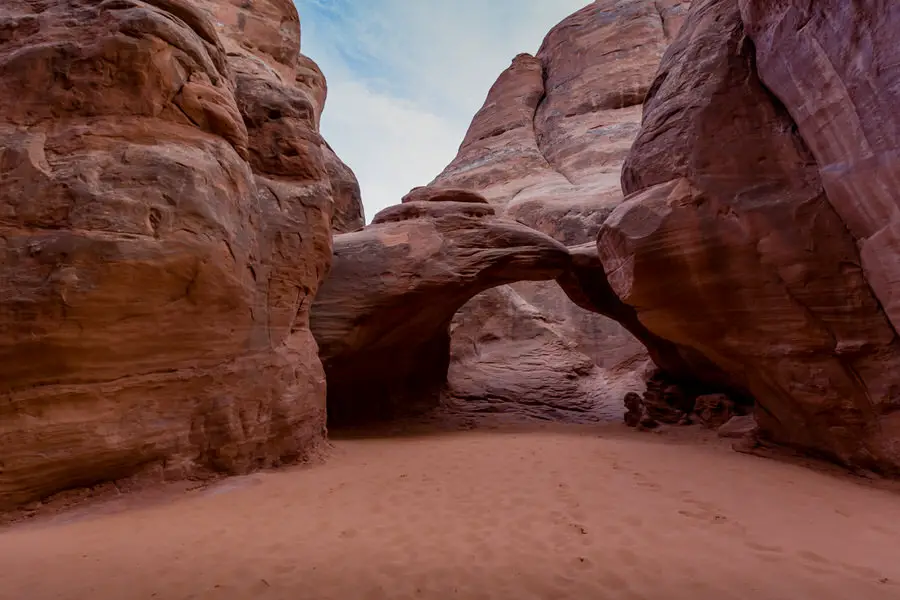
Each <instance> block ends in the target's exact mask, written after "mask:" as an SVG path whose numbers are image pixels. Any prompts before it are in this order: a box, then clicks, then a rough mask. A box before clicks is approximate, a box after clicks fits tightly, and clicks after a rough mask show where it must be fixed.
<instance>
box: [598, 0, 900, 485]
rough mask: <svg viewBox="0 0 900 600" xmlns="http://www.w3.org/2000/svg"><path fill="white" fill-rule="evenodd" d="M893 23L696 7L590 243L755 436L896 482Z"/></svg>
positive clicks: (899, 436)
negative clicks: (618, 191) (730, 389)
mask: <svg viewBox="0 0 900 600" xmlns="http://www.w3.org/2000/svg"><path fill="white" fill-rule="evenodd" d="M898 31H900V8H898V7H893V6H892V7H890V8H886V5H885V4H884V3H879V2H860V3H852V7H851V4H848V3H843V2H838V1H837V0H834V1H826V2H814V3H811V2H801V1H799V0H798V1H791V0H785V1H778V2H774V1H770V0H695V1H694V2H693V3H692V5H691V9H690V11H689V13H688V17H687V21H686V23H685V25H684V27H683V29H682V30H681V33H680V35H679V36H678V37H677V39H676V40H675V41H674V42H673V44H672V45H671V46H670V47H669V50H668V51H667V53H666V56H665V58H664V59H663V62H662V65H661V67H660V70H659V73H658V75H657V77H656V80H655V81H654V83H653V85H652V86H651V88H650V91H649V93H648V96H647V99H646V101H645V105H644V117H643V125H642V129H641V133H640V135H639V136H638V138H637V140H636V141H635V144H634V146H633V148H632V150H631V153H630V155H629V157H628V160H627V162H626V164H625V167H624V171H623V175H622V184H623V188H624V191H625V192H626V193H627V194H629V195H628V197H627V198H626V201H625V202H624V203H623V204H621V205H620V206H618V207H617V208H616V209H615V210H614V211H613V212H612V214H611V215H610V216H609V217H608V218H607V220H606V221H605V223H604V225H603V227H602V229H601V231H600V235H599V249H600V255H601V258H602V261H603V264H604V267H605V270H606V273H607V275H608V281H609V284H610V285H611V286H612V289H613V290H614V292H615V293H616V295H617V296H618V297H619V298H620V299H622V300H623V301H624V302H625V303H626V304H628V305H629V306H631V307H633V308H634V309H635V310H636V311H637V315H638V318H639V319H640V321H641V323H643V324H644V325H645V326H646V327H647V329H649V330H650V331H651V332H653V333H654V334H655V335H657V336H659V337H661V338H663V339H666V340H669V341H671V342H674V343H675V344H677V345H679V346H681V347H687V348H692V349H694V350H696V351H697V352H699V353H700V354H702V355H703V356H704V357H705V358H706V359H707V360H708V361H709V362H710V363H711V364H714V365H716V366H717V367H718V369H719V371H720V373H725V374H726V375H727V377H728V379H730V381H731V383H732V384H733V386H734V387H736V388H741V389H745V390H747V391H748V392H750V394H752V396H753V397H755V398H756V400H757V407H758V408H757V411H756V414H755V416H756V421H758V423H759V426H760V428H761V430H762V434H763V435H765V436H767V437H768V438H769V439H770V440H774V441H776V442H778V443H783V444H788V445H792V446H796V447H799V448H803V449H805V450H808V451H814V452H817V453H819V454H823V455H826V456H829V457H832V458H833V459H835V460H838V461H840V462H843V463H844V464H848V465H853V466H858V467H863V468H872V469H877V470H881V471H883V472H894V473H900V379H898V375H897V374H898V373H900V343H898V338H897V334H896V329H895V328H896V320H895V319H894V318H893V316H892V315H893V307H894V300H895V299H896V298H895V297H896V293H897V290H898V289H900V283H898V281H900V280H898V279H897V277H896V274H897V273H898V272H900V269H898V268H897V265H898V264H900V263H898V261H897V257H898V256H900V243H898V241H897V238H896V232H897V228H896V227H894V225H895V224H896V223H897V222H898V220H897V215H898V214H900V192H898V191H897V189H896V188H897V186H896V185H894V183H892V182H895V181H896V167H895V166H894V157H895V156H896V148H897V145H898V140H900V133H898V132H900V120H898V119H897V118H896V116H895V115H896V111H895V107H896V102H897V100H898V98H897V95H898V93H900V92H898V90H900V88H898V87H897V85H896V69H894V68H893V67H889V66H888V65H889V64H893V63H891V60H893V57H895V56H896V54H897V51H896V47H895V37H896V33H897V32H898ZM708 375H709V374H708V373H707V372H705V371H704V370H703V369H696V370H695V372H694V378H695V379H696V380H697V381H705V380H707V378H708Z"/></svg>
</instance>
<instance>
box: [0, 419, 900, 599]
mask: <svg viewBox="0 0 900 600" xmlns="http://www.w3.org/2000/svg"><path fill="white" fill-rule="evenodd" d="M697 435H700V434H697ZM697 435H695V436H694V437H695V438H696V437H697ZM678 436H679V434H673V435H669V436H666V435H653V434H640V433H634V432H630V431H623V429H622V428H620V427H617V426H615V427H614V426H603V427H584V426H582V427H574V428H568V427H553V428H543V429H538V430H522V429H517V430H514V431H509V432H504V431H485V430H475V431H467V432H459V433H440V434H432V435H422V436H416V435H410V436H405V437H395V438H369V439H366V438H356V439H344V440H338V441H336V442H335V447H334V451H333V456H332V457H331V458H330V460H329V461H328V463H327V464H326V465H323V466H316V467H312V468H307V469H296V470H291V471H281V472H274V473H264V474H259V475H254V476H252V477H246V478H240V479H231V480H228V481H226V482H224V483H222V484H219V485H217V486H214V487H212V488H209V489H207V490H204V491H202V492H194V493H191V494H186V495H181V496H180V497H178V498H174V499H170V500H168V501H166V502H163V503H155V504H153V505H150V506H143V507H133V506H132V507H131V508H129V509H128V510H120V511H118V512H116V513H115V514H98V511H97V510H92V509H86V510H82V511H76V512H72V513H67V514H64V515H60V516H58V517H56V518H53V519H46V518H45V519H40V520H38V521H37V522H29V523H25V524H20V525H15V526H12V527H9V528H7V529H6V530H4V531H0V598H2V599H3V600H6V599H10V600H50V599H63V600H69V599H73V600H74V599H82V598H84V599H88V598H90V599H92V600H106V599H116V600H131V599H144V598H146V599H151V598H155V599H164V600H169V599H187V598H192V599H201V598H202V599H207V598H208V599H244V598H246V599H257V598H258V599H262V600H266V599H285V600H287V599H291V600H299V599H316V600H318V599H323V600H324V599H341V600H343V599H369V598H371V599H376V598H385V599H388V598H390V599H397V600H400V599H407V598H467V599H468V598H472V599H479V598H484V599H487V598H497V599H509V600H514V599H515V600H520V599H522V600H524V599H529V598H547V599H551V598H573V599H594V598H596V599H611V600H618V599H622V600H626V599H628V600H638V599H646V600H657V599H659V600H678V599H691V600H702V599H707V598H708V599H716V600H729V599H744V598H748V599H749V598H754V599H763V600H780V599H784V600H798V599H803V598H815V599H817V600H827V599H834V600H848V599H850V598H860V599H866V600H878V599H881V598H884V599H896V598H900V496H898V495H896V494H895V493H893V492H890V491H885V490H881V489H875V488H873V487H870V486H865V485H861V484H860V483H858V482H857V481H855V480H852V479H850V478H848V477H842V476H836V475H833V474H828V473H821V472H817V471H814V470H810V469H806V468H803V467H800V466H795V465H791V464H785V463H779V462H775V461H771V460H766V459H761V458H757V457H751V456H745V455H741V454H737V453H734V452H732V451H731V450H729V449H728V448H727V447H725V446H723V445H722V444H720V443H718V442H714V441H711V440H709V439H707V438H706V437H704V436H702V435H700V438H699V439H691V440H679V439H678ZM132 500H134V499H132Z"/></svg>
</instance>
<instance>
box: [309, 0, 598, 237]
mask: <svg viewBox="0 0 900 600" xmlns="http://www.w3.org/2000/svg"><path fill="white" fill-rule="evenodd" d="M295 3H296V4H297V8H298V10H299V11H300V23H301V28H302V41H301V49H302V52H303V53H304V54H306V55H307V56H309V57H310V58H312V59H313V60H315V61H316V62H318V63H319V66H320V67H321V68H322V71H323V72H324V73H325V77H326V79H327V80H328V100H327V102H326V104H325V112H324V113H323V115H322V135H323V136H324V137H325V139H326V140H328V143H329V144H331V146H332V148H334V150H335V152H337V154H338V156H340V157H341V158H342V159H343V161H344V162H345V163H347V164H348V165H349V166H350V168H351V169H353V171H354V172H355V173H356V177H357V178H358V179H359V183H360V187H361V189H362V198H363V204H364V205H365V210H366V220H367V222H368V221H371V219H372V217H373V216H374V215H375V213H377V212H378V211H379V210H381V209H382V208H384V207H386V206H390V205H392V204H396V203H398V202H399V201H400V198H401V197H402V196H403V195H404V194H406V192H408V191H409V190H410V189H411V188H413V187H415V186H417V185H425V184H427V183H428V182H430V181H431V180H432V179H433V178H434V177H435V176H437V175H438V174H439V173H440V172H441V171H442V170H443V169H444V167H445V166H447V164H449V163H450V161H451V160H453V157H454V156H456V151H457V149H458V148H459V144H460V142H462V139H463V137H464V136H465V133H466V129H468V126H469V123H470V122H471V120H472V117H473V116H474V115H475V113H476V112H477V111H478V109H479V108H481V105H482V104H483V103H484V99H485V96H486V95H487V92H488V90H489V89H490V87H491V85H492V84H493V83H494V81H495V80H496V79H497V77H498V76H499V75H500V73H501V72H502V71H503V70H504V69H506V68H507V67H508V66H509V64H510V62H511V61H512V59H513V57H514V56H515V55H516V54H519V53H520V52H529V53H531V54H534V53H535V52H537V49H538V47H539V46H540V44H541V41H542V40H543V38H544V36H545V35H546V33H547V32H548V31H549V30H550V28H551V27H553V26H554V25H555V24H557V23H558V22H559V21H561V20H562V19H564V18H565V17H566V16H568V15H569V14H571V13H573V12H575V11H576V10H578V9H579V8H581V7H582V6H585V5H586V4H589V3H590V2H589V1H588V0H295Z"/></svg>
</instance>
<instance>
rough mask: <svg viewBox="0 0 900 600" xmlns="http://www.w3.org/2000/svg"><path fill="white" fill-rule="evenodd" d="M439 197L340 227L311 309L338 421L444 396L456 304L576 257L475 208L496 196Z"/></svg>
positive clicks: (432, 402) (558, 269)
mask: <svg viewBox="0 0 900 600" xmlns="http://www.w3.org/2000/svg"><path fill="white" fill-rule="evenodd" d="M433 200H436V201H412V202H408V203H405V204H401V205H399V206H397V207H391V208H388V209H386V211H385V213H382V214H380V215H377V216H376V217H375V219H374V224H373V225H370V226H369V227H366V228H365V229H363V230H362V231H358V232H355V233H348V234H343V235H337V236H335V239H334V264H333V268H332V271H331V274H330V275H329V277H328V279H327V280H326V282H325V283H324V285H323V286H322V289H321V290H320V293H319V295H318V296H317V297H316V300H315V304H314V306H313V311H312V315H313V316H312V328H313V332H314V334H315V336H316V339H317V341H318V343H319V348H320V353H321V357H322V361H323V364H324V365H325V371H326V373H327V376H328V410H329V418H330V419H331V420H332V421H331V422H332V423H334V424H348V423H352V422H358V421H364V420H370V419H378V418H385V417H392V416H398V415H402V414H404V413H409V412H413V411H416V410H421V409H422V408H426V407H432V406H436V405H437V404H438V403H439V400H440V393H441V390H442V388H443V386H444V384H445V382H446V377H447V368H448V365H449V358H450V355H449V352H450V339H449V334H448V327H449V325H450V322H451V319H452V318H453V315H454V313H456V311H457V310H458V309H459V308H460V307H461V306H462V305H463V304H465V303H466V302H467V301H468V300H469V299H470V298H472V297H473V296H475V295H476V294H478V293H479V292H482V291H484V290H486V289H488V288H492V287H495V286H498V285H503V284H506V283H511V282H514V281H521V280H546V279H554V278H555V277H557V276H558V275H559V274H560V273H562V272H563V271H564V270H565V269H566V268H567V267H568V264H569V253H568V251H567V250H566V248H565V247H564V246H563V245H561V244H560V243H558V242H556V241H554V240H553V239H552V238H550V237H548V236H546V235H543V234H541V233H540V232H537V231H535V230H533V229H531V228H529V227H526V226H524V225H521V224H519V223H516V222H515V221H511V220H509V219H502V218H498V217H496V216H494V215H493V214H490V213H491V212H492V211H490V212H486V213H480V214H473V213H471V212H467V210H466V209H468V208H471V207H482V208H487V209H489V208H490V207H489V206H488V205H487V204H484V203H464V202H454V201H446V202H445V201H440V200H441V198H440V197H438V198H436V199H433ZM397 211H406V212H402V213H400V214H397ZM409 211H413V212H409ZM385 214H386V215H387V216H384V215H385ZM389 217H390V218H389Z"/></svg>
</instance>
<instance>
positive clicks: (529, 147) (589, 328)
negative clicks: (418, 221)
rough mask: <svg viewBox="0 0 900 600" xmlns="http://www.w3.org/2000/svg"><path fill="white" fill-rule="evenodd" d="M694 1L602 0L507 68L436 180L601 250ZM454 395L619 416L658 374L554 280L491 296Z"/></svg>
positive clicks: (458, 330)
mask: <svg viewBox="0 0 900 600" xmlns="http://www.w3.org/2000/svg"><path fill="white" fill-rule="evenodd" d="M688 6H689V2H686V1H676V0H664V1H659V0H657V1H654V0H627V1H620V0H615V1H614V0H600V1H598V2H594V3H592V4H590V5H589V6H586V7H585V8H583V9H582V10H579V11H577V12H576V13H574V14H573V15H571V16H569V17H568V18H566V19H565V20H563V21H562V22H561V23H559V24H558V25H557V26H556V27H554V28H553V29H552V30H551V31H550V33H549V34H548V35H547V37H546V38H545V40H544V42H543V44H542V46H541V48H540V50H539V51H538V53H537V54H536V55H535V56H531V55H528V54H522V55H519V56H517V57H516V58H515V59H514V60H513V61H512V65H511V66H510V67H509V68H508V69H507V70H506V71H505V72H503V73H502V74H501V75H500V77H499V78H498V80H497V82H496V83H495V84H494V85H493V87H492V88H491V90H490V92H489V93H488V96H487V99H486V100H485V102H484V106H483V107H482V108H481V110H480V111H478V113H477V114H476V115H475V118H474V119H473V121H472V124H471V126H470V127H469V130H468V132H467V134H466V136H465V139H464V140H463V142H462V144H461V146H460V149H459V153H458V155H457V156H456V158H455V159H454V160H453V162H452V163H451V164H450V165H448V166H447V168H446V169H445V170H444V171H443V172H442V173H441V174H440V175H439V176H438V177H437V178H435V180H434V181H433V182H432V183H431V184H430V185H431V186H432V187H447V186H453V187H461V188H467V189H472V190H477V191H478V192H480V193H482V194H484V195H485V196H486V197H487V199H488V200H489V201H490V202H491V204H492V205H494V206H495V207H497V210H498V211H499V212H500V213H501V214H503V215H506V216H508V217H509V218H513V219H516V220H518V221H519V222H521V223H524V224H526V225H529V226H531V227H533V228H535V229H538V230H539V231H542V232H544V233H546V234H548V235H550V236H552V237H553V238H555V239H556V240H558V241H559V242H561V243H563V244H565V245H567V246H576V245H580V244H584V243H593V242H594V241H595V240H596V238H597V233H598V231H599V229H600V226H601V225H602V223H603V222H604V220H605V219H606V217H607V216H608V215H609V214H610V213H611V211H612V210H613V209H614V208H615V207H616V206H618V204H619V203H621V201H622V198H623V196H622V191H621V187H620V185H619V179H620V172H621V167H622V163H623V161H624V160H625V157H626V155H627V153H628V150H629V148H630V146H631V143H632V141H633V140H634V138H635V136H636V135H637V133H638V131H639V130H640V120H641V103H642V101H643V98H644V96H645V94H646V92H647V90H648V89H649V88H650V85H651V83H652V82H653V78H654V74H655V73H656V70H657V67H658V66H659V62H660V60H661V58H662V56H663V53H664V52H665V50H666V48H667V46H668V44H669V43H670V41H671V40H672V38H673V37H674V35H675V34H676V33H677V32H678V30H679V28H680V26H681V23H682V21H683V19H684V16H685V14H686V10H687V7H688ZM452 341H453V350H452V354H453V361H452V362H451V367H450V368H451V373H450V385H449V388H448V395H449V396H450V397H451V398H455V399H460V400H463V401H464V402H462V404H463V405H466V406H472V407H475V406H480V407H481V408H482V409H484V410H504V411H512V412H521V411H524V412H526V413H528V414H530V415H534V416H539V415H541V414H545V415H547V416H553V415H557V414H560V411H563V412H566V411H569V412H571V411H574V412H576V413H579V414H580V415H581V416H582V417H583V418H588V417H590V416H591V415H593V417H595V418H610V417H616V416H618V415H620V414H621V412H622V410H623V409H622V402H621V399H622V396H623V395H624V394H625V392H626V391H629V390H639V389H640V388H641V386H642V385H643V381H642V380H643V376H644V374H645V373H644V372H645V371H646V370H647V369H648V368H651V366H652V365H650V363H649V362H648V360H647V355H646V353H645V352H644V349H643V347H642V345H641V343H640V342H639V341H638V340H637V339H636V338H635V337H634V336H632V335H631V334H630V333H629V332H628V331H627V330H626V328H624V327H622V326H621V325H620V324H618V323H617V322H615V321H613V320H611V319H609V318H606V317H604V316H601V315H599V314H597V313H596V312H594V311H589V310H585V309H584V308H582V307H580V306H577V305H575V304H573V303H572V302H571V301H570V300H569V299H568V298H567V297H566V295H565V294H564V293H563V292H562V291H561V290H560V288H559V287H558V286H557V285H555V284H553V283H531V282H523V283H519V284H515V285H513V286H509V287H505V288H498V289H494V290H490V291H488V292H485V293H484V294H483V295H482V296H479V297H478V298H475V299H473V300H472V302H471V303H470V304H469V305H467V306H466V307H464V308H463V309H462V310H461V311H460V312H459V314H458V315H457V317H456V318H455V319H454V322H453V324H452Z"/></svg>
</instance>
